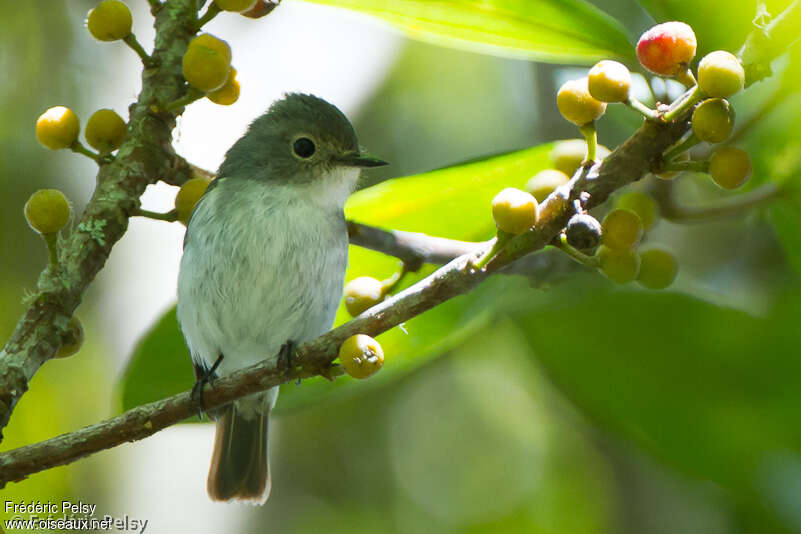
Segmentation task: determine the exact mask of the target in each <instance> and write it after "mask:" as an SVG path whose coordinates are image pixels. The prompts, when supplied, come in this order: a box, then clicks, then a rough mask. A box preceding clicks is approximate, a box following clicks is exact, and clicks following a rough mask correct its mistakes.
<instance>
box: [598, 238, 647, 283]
mask: <svg viewBox="0 0 801 534" xmlns="http://www.w3.org/2000/svg"><path fill="white" fill-rule="evenodd" d="M598 264H599V268H600V269H601V272H602V273H604V275H605V276H606V277H607V278H609V279H610V280H611V281H613V282H615V283H616V284H625V283H627V282H631V281H632V280H634V279H635V278H637V273H638V272H639V270H640V256H639V255H637V252H636V251H635V250H631V249H629V250H615V249H612V248H609V247H607V246H605V245H601V246H600V247H598Z"/></svg>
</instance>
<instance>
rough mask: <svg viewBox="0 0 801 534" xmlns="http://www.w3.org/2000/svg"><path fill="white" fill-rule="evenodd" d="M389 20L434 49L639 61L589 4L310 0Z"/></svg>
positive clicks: (566, 0) (621, 34) (611, 22)
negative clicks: (428, 43) (433, 45)
mask: <svg viewBox="0 0 801 534" xmlns="http://www.w3.org/2000/svg"><path fill="white" fill-rule="evenodd" d="M310 1H312V2H315V3H319V4H328V5H333V6H338V7H345V8H348V9H353V10H355V11H360V12H362V13H367V14H369V15H373V16H375V17H379V18H381V19H384V20H386V21H388V22H390V23H391V24H393V25H395V26H397V27H399V28H400V29H402V30H404V31H405V32H406V33H407V34H408V35H409V36H410V37H412V38H415V39H420V40H424V41H428V42H431V43H433V44H437V45H442V46H450V47H456V48H462V49H467V50H471V51H475V52H483V53H491V54H496V55H500V56H506V57H519V58H525V59H531V60H535V61H545V62H550V63H579V64H588V63H592V62H594V61H596V60H599V59H611V58H616V59H623V60H629V59H633V57H634V55H633V54H634V52H633V49H632V46H631V43H630V42H629V39H628V37H627V36H626V32H625V29H624V28H623V26H622V25H621V24H620V23H619V22H618V21H617V20H615V19H614V18H612V17H611V16H610V15H608V14H606V13H604V12H603V11H601V10H599V9H598V8H596V7H594V6H593V5H592V4H590V3H588V2H585V1H584V0H484V1H482V2H475V1H468V0H451V1H431V0H410V1H406V2H388V1H386V0H310Z"/></svg>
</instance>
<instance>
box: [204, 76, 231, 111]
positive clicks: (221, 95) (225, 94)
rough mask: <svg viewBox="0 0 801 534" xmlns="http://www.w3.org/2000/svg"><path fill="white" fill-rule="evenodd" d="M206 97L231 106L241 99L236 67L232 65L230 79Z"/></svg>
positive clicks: (222, 104) (216, 102)
mask: <svg viewBox="0 0 801 534" xmlns="http://www.w3.org/2000/svg"><path fill="white" fill-rule="evenodd" d="M206 98H208V99H209V100H211V101H212V102H214V103H215V104H219V105H221V106H230V105H231V104H233V103H234V102H236V101H237V100H239V82H238V81H237V80H236V69H235V68H233V67H231V72H230V74H228V81H226V82H225V83H224V84H223V86H222V87H220V88H219V89H215V90H214V91H211V92H210V93H207V94H206Z"/></svg>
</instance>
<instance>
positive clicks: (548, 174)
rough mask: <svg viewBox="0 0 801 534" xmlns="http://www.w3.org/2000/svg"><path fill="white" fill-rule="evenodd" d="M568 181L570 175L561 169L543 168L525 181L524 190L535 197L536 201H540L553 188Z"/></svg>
mask: <svg viewBox="0 0 801 534" xmlns="http://www.w3.org/2000/svg"><path fill="white" fill-rule="evenodd" d="M569 181H570V177H569V176H568V175H566V174H565V173H563V172H562V171H557V170H556V169H545V170H543V171H540V172H538V173H537V174H535V175H534V176H532V177H531V178H530V179H529V181H528V182H526V186H525V190H526V192H527V193H530V194H531V195H533V196H534V198H536V199H537V202H542V201H543V200H545V199H546V198H547V197H548V195H550V194H551V193H553V190H554V189H556V188H557V187H559V186H560V185H564V184H566V183H567V182H569Z"/></svg>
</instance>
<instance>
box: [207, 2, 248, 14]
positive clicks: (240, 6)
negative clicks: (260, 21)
mask: <svg viewBox="0 0 801 534" xmlns="http://www.w3.org/2000/svg"><path fill="white" fill-rule="evenodd" d="M256 1H257V0H214V3H215V4H217V7H219V8H220V9H222V10H223V11H234V12H237V13H240V12H242V11H248V10H249V9H253V6H254V5H256Z"/></svg>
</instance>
